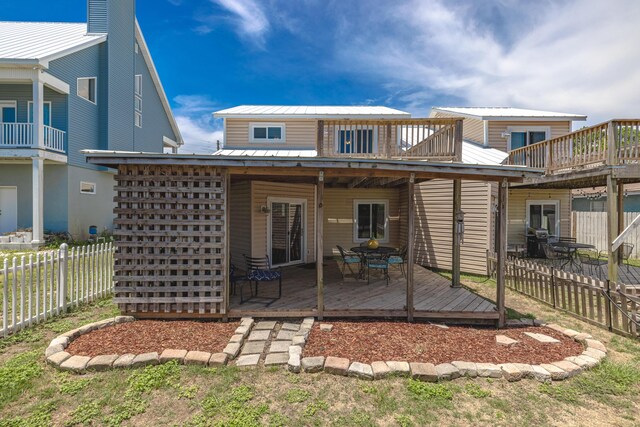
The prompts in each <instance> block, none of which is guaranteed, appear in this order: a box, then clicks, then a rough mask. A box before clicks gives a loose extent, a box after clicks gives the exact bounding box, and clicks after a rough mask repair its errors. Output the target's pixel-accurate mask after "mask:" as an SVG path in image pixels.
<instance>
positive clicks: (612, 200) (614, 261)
mask: <svg viewBox="0 0 640 427" xmlns="http://www.w3.org/2000/svg"><path fill="white" fill-rule="evenodd" d="M617 211H618V186H617V183H616V180H615V178H613V177H612V176H611V175H607V212H608V215H607V250H608V252H609V260H608V267H609V275H608V276H607V277H608V278H609V282H611V283H614V286H615V284H616V283H617V282H618V256H617V253H616V249H614V247H613V241H614V240H615V238H616V237H617V235H618V212H617ZM614 289H615V288H614Z"/></svg>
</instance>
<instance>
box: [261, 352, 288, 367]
mask: <svg viewBox="0 0 640 427" xmlns="http://www.w3.org/2000/svg"><path fill="white" fill-rule="evenodd" d="M288 361H289V353H269V354H267V357H265V359H264V366H271V365H286V364H287V362H288Z"/></svg>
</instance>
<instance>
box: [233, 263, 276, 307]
mask: <svg viewBox="0 0 640 427" xmlns="http://www.w3.org/2000/svg"><path fill="white" fill-rule="evenodd" d="M244 259H245V261H246V263H247V276H246V277H247V281H248V282H249V290H250V293H251V297H253V296H258V283H263V282H274V281H276V280H277V281H278V297H277V298H276V299H278V298H280V297H281V296H282V271H280V269H273V268H271V262H270V261H269V257H268V256H264V257H249V256H246V255H245V256H244ZM253 284H255V295H254V292H253V289H252V285H253ZM244 301H245V300H244V299H243V295H242V287H241V288H240V304H242V303H243V302H244Z"/></svg>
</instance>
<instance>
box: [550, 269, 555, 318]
mask: <svg viewBox="0 0 640 427" xmlns="http://www.w3.org/2000/svg"><path fill="white" fill-rule="evenodd" d="M555 273H556V269H555V268H553V267H551V304H552V305H553V308H556V274H555Z"/></svg>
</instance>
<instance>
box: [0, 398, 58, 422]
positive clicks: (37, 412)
mask: <svg viewBox="0 0 640 427" xmlns="http://www.w3.org/2000/svg"><path fill="white" fill-rule="evenodd" d="M55 409H56V405H55V403H53V402H47V403H42V404H39V405H37V406H36V407H35V408H34V409H33V410H32V411H31V414H29V415H28V416H26V417H15V418H7V419H1V418H0V427H48V426H50V425H51V415H52V414H53V411H54V410H55Z"/></svg>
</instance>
